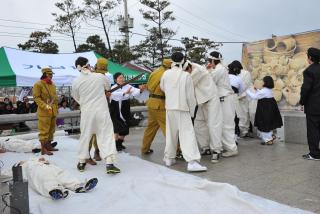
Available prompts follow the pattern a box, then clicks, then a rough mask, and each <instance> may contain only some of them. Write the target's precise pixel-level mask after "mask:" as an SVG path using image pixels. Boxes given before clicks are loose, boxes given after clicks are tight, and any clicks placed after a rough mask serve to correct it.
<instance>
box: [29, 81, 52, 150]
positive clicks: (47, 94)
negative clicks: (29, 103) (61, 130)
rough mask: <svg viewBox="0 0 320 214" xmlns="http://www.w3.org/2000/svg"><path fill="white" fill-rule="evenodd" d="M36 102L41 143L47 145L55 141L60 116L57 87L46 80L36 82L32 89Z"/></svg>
mask: <svg viewBox="0 0 320 214" xmlns="http://www.w3.org/2000/svg"><path fill="white" fill-rule="evenodd" d="M32 94H33V98H34V101H35V102H36V103H37V105H38V109H37V114H38V129H39V132H40V133H39V141H40V142H41V143H42V144H46V143H48V142H50V141H52V140H53V135H54V132H55V127H56V118H57V114H58V97H57V93H56V86H55V85H54V84H53V83H52V84H48V83H47V82H46V81H44V80H39V81H38V82H36V83H35V84H34V86H33V89H32Z"/></svg>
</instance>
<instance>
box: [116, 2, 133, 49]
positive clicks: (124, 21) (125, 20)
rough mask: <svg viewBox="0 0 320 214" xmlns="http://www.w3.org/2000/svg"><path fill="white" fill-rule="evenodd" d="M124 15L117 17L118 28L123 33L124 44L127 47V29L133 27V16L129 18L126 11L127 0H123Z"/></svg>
mask: <svg viewBox="0 0 320 214" xmlns="http://www.w3.org/2000/svg"><path fill="white" fill-rule="evenodd" d="M123 3H124V16H120V18H119V30H120V32H122V33H124V41H125V44H126V45H127V46H128V47H129V29H130V28H133V18H130V16H129V13H128V0H123Z"/></svg>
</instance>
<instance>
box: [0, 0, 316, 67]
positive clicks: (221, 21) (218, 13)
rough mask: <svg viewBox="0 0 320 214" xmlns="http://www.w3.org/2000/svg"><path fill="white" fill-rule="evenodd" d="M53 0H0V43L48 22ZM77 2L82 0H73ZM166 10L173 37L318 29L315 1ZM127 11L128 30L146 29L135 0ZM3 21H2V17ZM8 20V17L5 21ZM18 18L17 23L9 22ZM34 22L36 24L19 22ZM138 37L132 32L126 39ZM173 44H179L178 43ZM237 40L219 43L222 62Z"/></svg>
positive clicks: (236, 2) (189, 4) (63, 46)
mask: <svg viewBox="0 0 320 214" xmlns="http://www.w3.org/2000/svg"><path fill="white" fill-rule="evenodd" d="M55 2H57V0H0V8H1V13H0V46H8V47H14V48H16V47H17V44H18V43H21V42H22V43H23V42H25V41H26V40H27V39H28V35H29V34H30V33H31V32H32V31H35V30H42V29H45V28H47V27H49V25H50V24H53V23H54V21H53V17H52V15H51V13H52V12H57V9H56V8H55V6H54V3H55ZM75 2H76V3H77V4H79V6H82V5H81V4H82V0H75ZM170 2H171V5H170V9H171V10H172V11H173V12H174V13H173V15H174V16H175V17H176V20H175V21H174V22H173V23H172V24H170V27H172V28H173V29H174V30H176V31H177V35H176V36H175V38H177V39H180V38H181V37H184V36H199V37H203V38H209V39H211V40H213V41H217V42H220V41H227V42H235V41H246V42H250V41H256V40H261V39H266V38H269V37H271V34H275V35H287V34H294V33H298V32H304V31H310V30H315V29H320V15H319V14H320V13H319V9H320V1H319V0H305V1H300V0H263V1H262V0H241V1H240V0H223V1H221V0H220V1H218V0H171V1H170ZM128 6H129V14H130V16H131V17H134V19H135V20H134V24H135V28H134V29H132V31H133V32H137V33H142V34H143V33H145V32H144V30H143V28H142V27H141V25H142V23H145V21H144V20H143V19H142V16H141V14H140V12H139V9H140V8H141V7H142V6H141V4H140V3H139V0H128ZM122 13H123V4H121V5H119V6H118V7H117V8H115V9H114V11H112V13H111V15H112V16H115V17H116V16H118V15H120V14H122ZM5 20H7V21H5ZM9 20H10V21H9ZM14 21H17V22H14ZM20 21H24V22H34V23H38V24H30V23H20ZM91 34H100V35H101V37H102V38H103V39H104V38H105V37H104V35H103V34H102V32H101V30H99V29H95V28H92V27H90V26H86V25H85V24H84V25H83V28H82V29H81V30H80V32H78V34H77V43H78V44H80V43H83V42H84V41H85V39H86V38H87V37H88V36H89V35H91ZM110 35H111V40H112V41H114V40H118V39H121V33H120V32H119V31H118V27H117V26H112V27H111V28H110ZM142 39H143V37H141V36H138V35H133V36H132V37H131V38H130V43H131V44H137V43H138V42H139V40H142ZM52 40H53V41H54V42H56V43H58V45H59V49H60V52H63V53H70V52H73V51H74V50H73V45H72V41H71V39H69V38H67V37H64V36H62V35H58V34H54V35H53V37H52ZM175 45H178V44H177V43H176V44H175ZM241 49H242V45H241V44H225V45H224V46H223V47H221V48H220V51H221V52H222V54H223V56H224V58H225V59H226V63H227V62H230V61H231V60H234V59H241Z"/></svg>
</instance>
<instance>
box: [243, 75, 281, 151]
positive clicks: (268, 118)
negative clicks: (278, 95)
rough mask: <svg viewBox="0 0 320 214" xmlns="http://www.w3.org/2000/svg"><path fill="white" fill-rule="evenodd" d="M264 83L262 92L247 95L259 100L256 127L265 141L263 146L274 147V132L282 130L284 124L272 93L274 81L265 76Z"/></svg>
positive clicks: (249, 92) (248, 92)
mask: <svg viewBox="0 0 320 214" xmlns="http://www.w3.org/2000/svg"><path fill="white" fill-rule="evenodd" d="M263 82H264V85H263V88H262V89H261V90H258V91H255V92H252V91H250V90H247V91H246V93H247V95H248V96H249V97H250V98H252V99H256V100H258V105H257V110H256V115H255V120H254V126H256V127H257V128H258V131H259V135H260V137H261V138H262V140H263V143H262V145H265V144H267V145H272V144H273V143H274V142H273V140H274V139H273V136H272V131H273V130H274V129H277V128H280V127H281V126H282V125H283V124H282V118H281V114H280V111H279V108H278V105H277V102H276V100H275V99H274V97H273V93H272V88H273V87H274V82H273V79H272V77H270V76H265V77H264V78H263Z"/></svg>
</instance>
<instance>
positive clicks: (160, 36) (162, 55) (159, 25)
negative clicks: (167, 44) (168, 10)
mask: <svg viewBox="0 0 320 214" xmlns="http://www.w3.org/2000/svg"><path fill="white" fill-rule="evenodd" d="M158 14H159V19H158V30H159V40H160V51H161V62H162V61H163V58H164V53H163V52H164V50H163V43H162V30H161V29H162V27H161V11H160V2H159V0H158Z"/></svg>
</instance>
